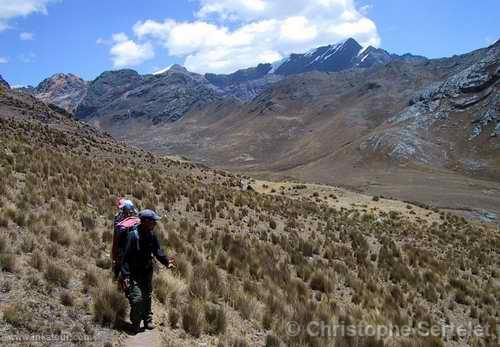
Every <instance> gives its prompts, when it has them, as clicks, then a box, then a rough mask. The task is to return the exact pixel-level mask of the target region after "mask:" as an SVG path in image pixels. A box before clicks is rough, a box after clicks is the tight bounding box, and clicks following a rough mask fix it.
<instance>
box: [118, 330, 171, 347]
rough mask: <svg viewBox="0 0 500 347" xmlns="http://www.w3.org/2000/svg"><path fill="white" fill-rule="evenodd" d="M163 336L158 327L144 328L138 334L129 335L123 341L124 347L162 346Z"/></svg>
mask: <svg viewBox="0 0 500 347" xmlns="http://www.w3.org/2000/svg"><path fill="white" fill-rule="evenodd" d="M161 341H162V340H161V337H160V332H159V331H158V329H154V330H144V331H142V332H140V333H138V334H137V335H134V336H129V337H127V338H126V339H125V341H124V342H123V346H124V347H161V346H162V343H161Z"/></svg>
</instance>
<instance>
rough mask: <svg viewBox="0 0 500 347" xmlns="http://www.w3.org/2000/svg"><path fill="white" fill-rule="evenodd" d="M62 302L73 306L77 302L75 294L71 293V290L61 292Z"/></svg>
mask: <svg viewBox="0 0 500 347" xmlns="http://www.w3.org/2000/svg"><path fill="white" fill-rule="evenodd" d="M60 298H61V304H63V305H64V306H73V305H74V304H75V299H74V298H73V295H72V294H71V292H70V291H68V290H64V291H63V292H62V293H61V297H60Z"/></svg>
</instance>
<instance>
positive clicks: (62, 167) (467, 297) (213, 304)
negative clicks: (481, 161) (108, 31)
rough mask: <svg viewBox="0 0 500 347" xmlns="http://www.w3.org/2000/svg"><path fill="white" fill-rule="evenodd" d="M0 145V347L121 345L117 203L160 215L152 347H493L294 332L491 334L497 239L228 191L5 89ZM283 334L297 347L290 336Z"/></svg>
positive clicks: (215, 179)
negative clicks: (354, 327) (61, 339)
mask: <svg viewBox="0 0 500 347" xmlns="http://www.w3.org/2000/svg"><path fill="white" fill-rule="evenodd" d="M0 143H1V146H0V148H1V150H0V167H1V172H0V192H1V194H0V267H1V270H2V271H1V272H0V284H1V288H0V311H1V312H2V314H1V319H2V335H3V336H7V335H9V334H20V333H40V334H47V333H53V334H72V335H73V336H80V335H87V336H92V338H93V339H94V341H93V342H89V343H88V345H92V346H93V345H103V344H108V345H109V344H111V343H113V344H118V343H120V342H122V341H123V339H124V336H125V335H126V334H125V333H124V331H123V330H124V324H123V322H122V320H123V319H124V317H126V311H127V304H126V301H125V298H124V296H123V295H122V294H120V293H119V292H117V291H116V289H115V284H113V283H112V282H111V280H110V278H111V272H110V265H111V263H110V259H109V253H110V245H111V237H112V234H111V220H112V216H113V214H114V212H115V211H114V201H115V199H116V197H117V196H122V195H126V196H128V197H130V198H131V199H133V200H134V201H135V202H136V203H137V204H138V205H139V206H140V207H141V208H146V207H149V208H155V209H156V210H157V211H159V213H160V214H162V215H163V216H164V218H163V219H162V222H161V223H160V224H159V228H158V230H157V233H158V236H159V238H160V240H161V243H162V244H163V246H164V247H166V249H167V250H168V252H167V253H170V254H175V255H176V259H177V264H178V267H177V269H176V270H175V272H167V271H166V270H163V269H157V274H156V280H155V283H154V294H155V304H154V305H155V314H156V317H155V319H156V320H157V322H158V323H160V326H159V328H158V329H159V330H160V332H161V335H162V336H163V337H164V339H165V345H168V346H181V345H186V346H192V345H197V344H198V343H206V344H208V345H218V346H255V345H267V346H279V345H280V344H286V345H295V346H327V345H335V346H384V345H391V346H442V345H444V344H446V345H461V346H466V345H474V344H476V345H480V344H479V342H481V343H483V344H487V345H490V346H494V345H495V341H494V337H491V338H489V339H483V340H482V341H476V340H467V339H464V338H460V337H448V338H447V340H445V339H440V338H435V337H433V338H430V337H429V338H417V337H414V338H408V339H402V338H388V339H385V340H384V341H382V340H376V339H373V338H350V337H349V338H348V337H345V338H343V337H338V338H336V339H333V338H330V339H325V338H318V337H312V336H308V335H307V334H306V333H305V327H306V325H307V324H308V323H309V322H310V321H324V322H334V323H340V324H342V323H343V324H359V325H364V324H378V325H380V324H392V325H394V326H406V325H409V326H416V324H417V323H418V322H422V321H426V322H430V323H433V324H464V323H465V322H468V321H472V322H474V323H476V324H481V325H483V326H492V327H493V326H495V321H496V320H498V316H499V314H500V312H499V311H500V310H499V305H498V302H499V301H500V282H499V280H500V272H499V270H498V269H499V265H500V257H499V252H500V251H499V250H500V235H499V233H498V229H494V228H492V227H488V226H486V225H478V224H471V223H469V222H467V221H465V220H464V219H462V218H459V217H456V216H453V215H450V214H446V213H439V211H431V210H427V209H426V207H425V206H424V207H416V206H413V205H408V206H407V209H408V211H409V212H408V213H404V214H403V213H401V211H396V210H392V209H391V208H389V207H384V205H382V204H381V205H380V206H379V207H378V208H375V207H373V206H368V205H360V204H353V205H350V206H346V205H345V204H340V203H338V205H337V204H336V201H337V200H338V198H337V197H336V196H333V195H331V196H322V195H320V194H318V193H311V194H309V190H308V187H307V186H301V185H296V186H288V187H285V186H283V188H282V189H281V188H279V187H277V189H271V188H269V187H268V188H269V189H267V190H266V189H264V190H262V189H259V192H256V191H254V190H253V189H250V190H246V191H242V190H241V189H240V180H241V178H240V177H237V176H234V175H230V174H227V173H225V172H222V171H215V170H211V169H207V168H204V167H201V166H195V165H193V164H190V163H180V162H175V161H171V160H169V159H166V158H161V157H158V156H153V155H151V154H148V153H146V152H144V151H140V150H137V149H134V148H130V147H126V146H125V145H122V144H120V143H117V142H115V141H114V140H113V139H111V138H110V137H107V136H105V135H103V134H100V133H98V132H96V131H94V130H92V129H91V128H89V127H88V126H85V125H83V124H81V123H77V122H75V121H73V120H71V119H70V118H68V116H67V115H64V114H61V113H59V111H58V110H54V109H51V108H50V107H47V106H45V105H44V104H41V103H39V102H37V101H35V100H34V99H32V98H30V97H27V96H25V95H22V94H19V93H15V92H10V91H7V90H5V89H0ZM377 199H378V198H374V199H373V203H375V202H376V200H377ZM412 210H418V211H419V212H418V213H414V214H412V213H410V212H411V211H412ZM422 211H424V212H422ZM425 211H427V212H425ZM431 217H432V218H431ZM290 321H294V322H297V324H298V325H299V326H300V327H301V328H302V329H301V331H302V332H301V333H300V334H298V335H297V336H291V335H290V334H287V322H290ZM75 339H77V337H75Z"/></svg>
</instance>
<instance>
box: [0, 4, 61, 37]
mask: <svg viewBox="0 0 500 347" xmlns="http://www.w3.org/2000/svg"><path fill="white" fill-rule="evenodd" d="M57 1H58V0H0V31H3V30H5V29H7V28H9V21H10V20H11V19H13V18H16V17H26V16H28V15H30V14H32V13H42V14H47V5H48V4H49V3H53V2H57Z"/></svg>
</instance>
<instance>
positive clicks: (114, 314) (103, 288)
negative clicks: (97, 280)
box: [92, 281, 128, 327]
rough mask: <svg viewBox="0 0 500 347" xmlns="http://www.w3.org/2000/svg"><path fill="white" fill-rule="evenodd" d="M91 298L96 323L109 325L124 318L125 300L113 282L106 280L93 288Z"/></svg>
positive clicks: (125, 310)
mask: <svg viewBox="0 0 500 347" xmlns="http://www.w3.org/2000/svg"><path fill="white" fill-rule="evenodd" d="M92 299H93V309H92V311H93V316H94V321H95V322H96V323H99V324H101V325H102V326H108V327H111V326H114V325H115V324H116V323H117V322H118V321H120V320H123V319H124V318H125V314H126V312H127V306H128V305H127V300H126V298H125V296H124V295H123V294H122V293H121V292H120V291H118V288H117V287H116V285H115V284H113V282H111V281H106V282H104V283H103V284H102V285H99V286H97V287H96V288H94V290H93V292H92Z"/></svg>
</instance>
